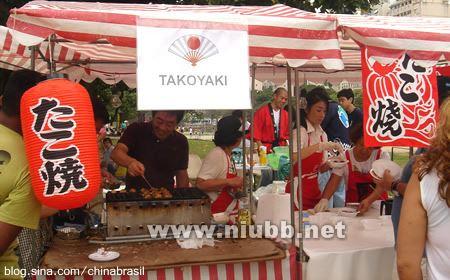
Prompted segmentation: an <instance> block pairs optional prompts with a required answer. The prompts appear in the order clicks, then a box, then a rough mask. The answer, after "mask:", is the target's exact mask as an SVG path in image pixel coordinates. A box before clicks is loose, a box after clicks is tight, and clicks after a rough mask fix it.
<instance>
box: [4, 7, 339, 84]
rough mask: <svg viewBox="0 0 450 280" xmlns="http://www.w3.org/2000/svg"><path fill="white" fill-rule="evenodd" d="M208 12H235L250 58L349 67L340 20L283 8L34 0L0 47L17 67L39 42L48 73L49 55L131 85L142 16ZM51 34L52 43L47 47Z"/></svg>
mask: <svg viewBox="0 0 450 280" xmlns="http://www.w3.org/2000/svg"><path fill="white" fill-rule="evenodd" d="M211 14H214V15H217V18H222V20H224V19H223V18H225V17H223V15H234V16H235V17H237V18H239V20H240V23H241V24H245V25H248V32H249V55H250V62H255V63H264V62H275V63H277V61H278V62H287V63H288V64H289V65H290V66H293V67H299V66H302V65H304V64H305V63H307V62H308V61H313V62H314V63H316V64H317V63H319V64H320V65H321V67H324V68H326V69H335V70H341V69H343V68H344V65H343V61H342V59H341V50H340V47H339V41H338V33H337V29H336V20H335V18H334V17H332V16H330V15H323V14H314V13H309V12H304V11H301V10H298V9H294V8H290V7H287V6H284V5H275V6H270V7H257V6H251V7H250V6H249V7H246V6H239V7H237V6H175V5H152V4H148V5H142V4H105V3H83V2H53V1H52V2H47V1H32V2H29V3H28V4H26V5H25V6H23V7H21V8H19V9H13V10H11V14H10V17H9V20H8V28H9V30H8V29H0V31H1V33H3V34H0V36H1V37H0V39H2V40H1V41H0V49H3V50H4V51H3V53H5V50H6V51H7V53H8V54H10V55H12V56H16V55H19V57H17V58H16V59H15V63H17V64H15V65H16V66H18V67H27V68H28V66H29V65H30V61H29V60H27V59H26V58H27V57H28V58H29V57H30V54H31V52H29V51H28V50H24V46H33V45H37V46H38V48H39V49H40V50H41V55H40V56H39V55H38V56H37V57H36V62H37V63H36V65H37V67H36V69H37V70H38V71H41V72H44V71H48V70H46V69H44V67H42V68H40V67H39V66H38V65H40V66H42V65H45V64H47V63H44V62H43V60H47V61H48V60H49V59H50V57H52V59H53V60H54V62H55V63H56V70H57V71H60V72H63V73H68V74H69V76H70V77H71V78H72V79H79V78H82V79H85V80H87V81H90V80H93V79H94V78H95V77H100V78H102V79H103V80H104V81H105V82H107V83H114V82H117V81H119V80H124V81H125V82H126V83H127V84H128V85H130V86H134V85H135V72H136V64H135V62H136V19H137V17H139V16H143V17H146V18H149V17H150V18H151V17H152V15H153V16H158V17H159V18H161V16H164V17H167V18H168V19H177V18H180V19H186V18H191V19H195V20H198V21H201V20H202V17H204V16H206V15H208V18H209V19H210V18H211ZM5 32H6V33H7V34H6V35H5V34H4V33H5ZM8 34H9V35H8ZM10 35H11V36H10ZM52 35H53V37H51V36H52ZM49 39H50V42H52V43H51V44H50V46H51V47H52V48H50V49H49V48H48V47H49ZM11 41H12V42H13V43H11ZM5 47H6V48H5ZM44 49H46V51H44ZM50 53H53V56H50ZM19 58H20V59H19ZM2 60H4V59H2ZM8 63H9V64H8V65H7V66H6V67H9V68H11V67H13V66H11V65H10V64H13V63H11V59H10V60H9V62H8ZM2 67H3V66H2Z"/></svg>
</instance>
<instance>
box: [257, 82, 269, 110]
mask: <svg viewBox="0 0 450 280" xmlns="http://www.w3.org/2000/svg"><path fill="white" fill-rule="evenodd" d="M272 96H273V88H272V87H268V88H266V89H263V90H255V91H254V92H253V97H254V103H253V104H254V106H255V108H256V109H257V108H259V107H261V105H263V104H264V103H268V102H270V101H271V100H272Z"/></svg>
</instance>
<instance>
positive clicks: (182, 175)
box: [175, 169, 189, 188]
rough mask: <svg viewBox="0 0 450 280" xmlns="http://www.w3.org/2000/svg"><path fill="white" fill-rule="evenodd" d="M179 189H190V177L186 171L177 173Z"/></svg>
mask: <svg viewBox="0 0 450 280" xmlns="http://www.w3.org/2000/svg"><path fill="white" fill-rule="evenodd" d="M175 177H176V181H177V188H187V187H189V176H188V173H187V170H186V169H183V170H178V171H177V172H176V173H175Z"/></svg>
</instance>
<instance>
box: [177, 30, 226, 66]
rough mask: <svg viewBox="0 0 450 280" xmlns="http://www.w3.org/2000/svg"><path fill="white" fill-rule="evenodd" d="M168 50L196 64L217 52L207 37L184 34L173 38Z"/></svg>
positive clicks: (193, 64)
mask: <svg viewBox="0 0 450 280" xmlns="http://www.w3.org/2000/svg"><path fill="white" fill-rule="evenodd" d="M169 52H171V53H173V54H174V55H176V56H179V57H181V58H182V59H184V60H186V61H188V62H190V63H191V65H192V66H194V67H195V66H196V65H197V63H198V62H199V61H201V60H205V59H207V58H208V57H211V56H213V55H216V54H218V53H219V50H218V49H217V47H216V45H214V43H213V42H211V41H210V40H209V39H208V38H206V37H203V36H200V35H193V34H190V35H184V36H182V37H180V38H178V39H177V40H175V41H174V42H173V43H172V45H170V47H169Z"/></svg>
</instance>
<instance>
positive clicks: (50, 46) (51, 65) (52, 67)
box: [48, 34, 56, 76]
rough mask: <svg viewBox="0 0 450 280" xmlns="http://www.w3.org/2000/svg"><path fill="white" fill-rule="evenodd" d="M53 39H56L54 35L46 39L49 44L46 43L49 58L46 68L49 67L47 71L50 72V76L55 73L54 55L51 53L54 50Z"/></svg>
mask: <svg viewBox="0 0 450 280" xmlns="http://www.w3.org/2000/svg"><path fill="white" fill-rule="evenodd" d="M55 39H56V36H55V34H52V35H50V36H49V38H48V41H49V43H48V53H49V56H50V60H49V62H48V67H49V70H50V76H52V75H53V74H55V72H56V63H55V59H54V53H53V51H54V50H55Z"/></svg>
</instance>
